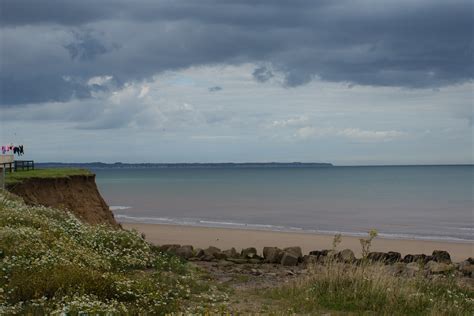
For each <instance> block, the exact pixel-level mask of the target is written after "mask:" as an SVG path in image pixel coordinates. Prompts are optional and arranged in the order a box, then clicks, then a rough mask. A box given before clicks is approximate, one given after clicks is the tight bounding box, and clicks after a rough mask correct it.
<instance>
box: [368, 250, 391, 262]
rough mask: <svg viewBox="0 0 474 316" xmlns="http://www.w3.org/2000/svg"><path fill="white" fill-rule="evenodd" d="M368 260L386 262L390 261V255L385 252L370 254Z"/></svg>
mask: <svg viewBox="0 0 474 316" xmlns="http://www.w3.org/2000/svg"><path fill="white" fill-rule="evenodd" d="M367 259H368V260H370V261H377V262H386V261H387V259H388V254H387V253H385V252H376V251H374V252H370V253H369V254H368V255H367Z"/></svg>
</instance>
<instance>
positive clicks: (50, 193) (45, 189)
mask: <svg viewBox="0 0 474 316" xmlns="http://www.w3.org/2000/svg"><path fill="white" fill-rule="evenodd" d="M6 189H7V190H8V191H10V192H12V193H14V194H16V195H18V196H20V197H22V198H23V199H24V201H25V202H26V203H27V204H30V205H38V204H40V205H45V206H50V207H54V208H58V209H62V210H69V211H70V212H72V213H73V214H75V215H76V216H77V217H79V218H80V219H81V220H83V221H84V222H86V223H89V224H109V225H111V226H114V227H120V225H119V224H118V223H117V222H116V220H115V218H114V215H113V213H112V211H110V209H109V206H108V205H107V203H106V202H105V201H104V199H103V198H102V196H101V195H100V193H99V190H98V189H97V185H96V183H95V175H94V174H82V175H68V176H61V177H27V178H24V179H22V180H21V181H17V182H13V183H8V182H7V186H6Z"/></svg>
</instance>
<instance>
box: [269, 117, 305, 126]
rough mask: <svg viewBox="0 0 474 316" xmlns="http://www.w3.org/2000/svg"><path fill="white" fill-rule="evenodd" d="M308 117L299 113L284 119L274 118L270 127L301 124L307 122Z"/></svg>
mask: <svg viewBox="0 0 474 316" xmlns="http://www.w3.org/2000/svg"><path fill="white" fill-rule="evenodd" d="M308 121H309V117H308V116H305V115H301V116H298V117H292V118H288V119H284V120H275V121H273V122H272V123H271V125H270V126H271V127H290V126H301V125H304V124H307V123H308Z"/></svg>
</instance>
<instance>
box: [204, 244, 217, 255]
mask: <svg viewBox="0 0 474 316" xmlns="http://www.w3.org/2000/svg"><path fill="white" fill-rule="evenodd" d="M220 252H221V250H220V249H219V248H217V247H212V246H210V247H208V248H206V249H204V256H209V257H214V254H216V253H220Z"/></svg>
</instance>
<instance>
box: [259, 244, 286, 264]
mask: <svg viewBox="0 0 474 316" xmlns="http://www.w3.org/2000/svg"><path fill="white" fill-rule="evenodd" d="M281 257H283V250H281V249H280V248H278V247H264V248H263V258H264V259H265V262H268V263H280V261H281Z"/></svg>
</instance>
